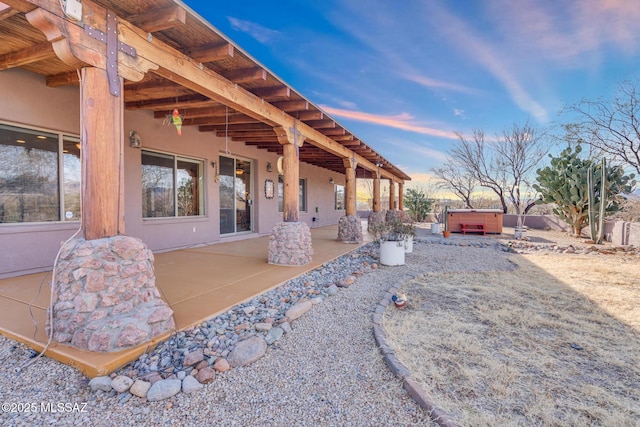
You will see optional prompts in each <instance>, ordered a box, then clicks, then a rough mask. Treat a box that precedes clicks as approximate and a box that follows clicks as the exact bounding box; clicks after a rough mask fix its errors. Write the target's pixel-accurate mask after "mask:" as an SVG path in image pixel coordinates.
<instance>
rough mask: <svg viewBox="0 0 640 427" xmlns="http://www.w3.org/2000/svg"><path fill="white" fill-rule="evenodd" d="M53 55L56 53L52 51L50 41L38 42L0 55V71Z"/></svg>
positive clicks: (53, 56) (52, 56)
mask: <svg viewBox="0 0 640 427" xmlns="http://www.w3.org/2000/svg"><path fill="white" fill-rule="evenodd" d="M55 57H56V53H55V52H54V50H53V47H52V46H51V43H49V42H44V43H39V44H36V45H33V46H29V47H27V48H24V49H20V50H16V51H13V52H8V53H5V54H3V55H0V71H2V70H8V69H9V68H16V67H22V66H23V65H27V64H31V63H34V62H38V61H43V60H45V59H51V58H55Z"/></svg>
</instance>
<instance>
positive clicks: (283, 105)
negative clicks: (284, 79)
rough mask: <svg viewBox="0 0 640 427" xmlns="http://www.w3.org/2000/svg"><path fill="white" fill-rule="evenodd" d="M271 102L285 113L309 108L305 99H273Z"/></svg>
mask: <svg viewBox="0 0 640 427" xmlns="http://www.w3.org/2000/svg"><path fill="white" fill-rule="evenodd" d="M271 104H272V105H273V106H274V107H276V108H277V109H279V110H282V111H284V112H285V113H292V112H296V111H305V110H308V109H309V101H307V100H305V99H300V100H295V101H274V102H272V103H271Z"/></svg>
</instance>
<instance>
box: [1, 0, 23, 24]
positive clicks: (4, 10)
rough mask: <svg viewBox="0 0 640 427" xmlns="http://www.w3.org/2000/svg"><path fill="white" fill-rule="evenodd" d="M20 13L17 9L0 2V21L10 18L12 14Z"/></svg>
mask: <svg viewBox="0 0 640 427" xmlns="http://www.w3.org/2000/svg"><path fill="white" fill-rule="evenodd" d="M17 13H20V11H19V10H17V9H14V8H13V7H11V6H9V5H8V4H4V3H0V21H2V20H4V19H7V18H11V17H12V16H13V15H15V14H17Z"/></svg>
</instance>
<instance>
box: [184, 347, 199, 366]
mask: <svg viewBox="0 0 640 427" xmlns="http://www.w3.org/2000/svg"><path fill="white" fill-rule="evenodd" d="M203 360H204V354H203V353H202V349H198V350H196V351H192V352H191V353H189V354H187V355H186V356H185V357H184V361H183V362H182V365H183V366H191V365H195V364H196V363H199V362H201V361H203Z"/></svg>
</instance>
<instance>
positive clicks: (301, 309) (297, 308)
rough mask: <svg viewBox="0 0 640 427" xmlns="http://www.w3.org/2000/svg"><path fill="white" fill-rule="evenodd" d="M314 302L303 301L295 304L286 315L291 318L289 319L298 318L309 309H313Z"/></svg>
mask: <svg viewBox="0 0 640 427" xmlns="http://www.w3.org/2000/svg"><path fill="white" fill-rule="evenodd" d="M312 305H313V304H312V303H311V301H303V302H299V303H297V304H295V305H294V306H293V307H291V308H290V309H289V310H287V312H286V313H285V316H286V317H288V318H289V320H296V319H298V318H299V317H300V316H302V315H303V314H305V313H306V312H307V311H309V310H311V306H312Z"/></svg>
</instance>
